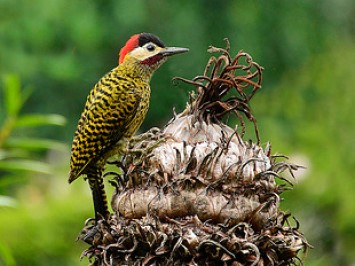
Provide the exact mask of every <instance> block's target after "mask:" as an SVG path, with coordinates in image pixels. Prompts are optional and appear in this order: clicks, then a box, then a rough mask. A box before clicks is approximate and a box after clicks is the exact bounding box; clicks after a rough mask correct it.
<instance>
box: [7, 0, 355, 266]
mask: <svg viewBox="0 0 355 266" xmlns="http://www.w3.org/2000/svg"><path fill="white" fill-rule="evenodd" d="M0 10H1V16H0V79H1V80H0V265H10V266H12V265H53V266H54V265H87V264H88V261H87V260H86V259H84V260H83V261H81V262H80V261H79V257H80V253H81V252H82V251H83V250H84V249H85V247H86V246H85V244H83V243H81V242H75V240H76V237H77V235H78V234H79V232H80V230H81V228H82V227H83V222H84V220H85V219H86V218H87V217H91V216H92V214H93V210H92V203H91V197H90V193H89V188H88V186H87V185H86V184H85V183H84V182H83V181H82V180H80V181H77V182H74V183H73V184H72V185H71V186H69V185H68V184H67V173H68V171H69V156H70V143H71V139H72V136H73V132H74V130H75V128H76V123H77V120H78V118H79V115H80V113H81V111H82V109H83V105H84V103H85V101H86V96H87V94H88V92H89V90H90V89H91V87H92V86H93V85H94V84H95V82H96V81H97V80H98V79H99V78H100V77H101V76H102V75H103V74H104V73H106V72H107V71H109V70H110V69H112V68H113V67H115V66H116V64H117V55H118V52H119V49H120V47H121V46H122V45H124V43H125V42H126V40H127V39H128V38H129V37H130V36H131V35H132V34H135V33H139V32H142V31H146V32H152V33H155V34H157V35H158V36H160V37H161V39H162V40H163V41H164V42H165V43H166V44H167V45H171V46H182V47H189V48H190V52H189V54H188V55H181V56H177V57H174V58H172V59H170V61H169V62H167V63H166V64H165V65H164V66H163V67H162V68H161V69H160V70H159V71H158V72H157V73H156V74H155V76H154V78H153V80H152V88H153V89H152V98H151V108H150V110H149V113H148V116H147V119H146V120H145V122H144V124H143V126H142V130H146V129H148V128H150V127H152V126H162V125H163V124H164V123H165V122H167V120H168V119H169V118H170V117H171V116H172V113H173V111H172V110H173V107H176V110H177V111H181V110H182V109H183V107H184V105H185V103H186V101H187V95H188V91H189V90H190V88H189V87H187V86H185V85H182V84H179V85H178V86H173V85H172V82H171V79H172V77H174V76H182V77H185V78H193V77H194V76H196V75H199V74H202V71H203V69H204V67H205V64H206V61H207V60H208V58H209V56H210V54H208V53H207V52H206V50H207V48H208V46H209V45H211V44H212V45H214V46H220V47H224V45H225V43H224V41H223V38H225V37H228V38H229V40H230V42H231V46H232V49H231V50H232V54H236V53H237V51H238V50H241V49H243V50H244V51H246V52H248V53H250V54H251V55H252V56H253V59H254V60H255V61H256V62H258V63H259V64H260V65H262V66H264V67H265V71H264V82H263V88H262V90H261V91H260V92H259V93H258V94H257V95H256V97H255V98H254V99H253V102H252V108H253V110H254V114H255V116H256V117H257V119H258V124H259V128H260V131H261V140H262V143H263V145H265V143H266V142H267V141H271V143H272V145H273V153H279V154H285V155H289V156H290V157H291V161H293V162H295V163H299V164H303V165H305V166H307V170H305V171H302V172H301V173H300V175H299V177H298V181H297V182H296V184H295V187H294V190H292V191H290V192H286V193H284V194H283V196H284V199H285V200H284V202H283V203H282V208H283V209H284V210H290V211H292V213H293V215H294V216H295V217H296V218H297V219H298V220H299V221H300V223H301V231H303V232H304V233H305V235H306V237H307V239H308V241H309V242H310V243H311V244H312V245H313V246H314V249H313V250H310V252H309V254H308V256H307V258H306V263H305V265H354V263H355V252H354V250H355V193H354V189H355V174H354V173H355V154H354V151H355V138H354V137H355V115H354V108H353V106H354V103H355V92H354V88H353V86H354V85H353V84H355V45H354V43H355V2H354V1H353V0H322V1H321V0H315V1H308V0H298V1H276V0H269V1H261V0H260V1H256V0H250V1H239V0H234V1H232V0H230V1H227V0H224V1H217V0H211V1H202V0H196V1H190V0H183V1H163V0H151V1H145V0H130V1H117V0H105V1H102V0H98V1H93V0H89V1H80V0H79V1H64V0H49V1H48V0H31V1H26V0H0Z"/></svg>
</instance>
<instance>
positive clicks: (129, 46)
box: [118, 34, 139, 64]
mask: <svg viewBox="0 0 355 266" xmlns="http://www.w3.org/2000/svg"><path fill="white" fill-rule="evenodd" d="M138 46H139V34H135V35H133V36H132V37H131V38H130V39H129V40H128V41H127V42H126V45H125V46H123V47H122V49H121V51H120V57H119V61H118V63H119V64H122V62H123V60H124V58H125V56H126V54H128V53H129V52H130V51H132V50H133V49H134V48H136V47H138Z"/></svg>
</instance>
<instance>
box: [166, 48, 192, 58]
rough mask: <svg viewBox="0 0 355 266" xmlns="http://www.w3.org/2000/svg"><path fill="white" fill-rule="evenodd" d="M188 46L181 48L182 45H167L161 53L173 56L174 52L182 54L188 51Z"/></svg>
mask: <svg viewBox="0 0 355 266" xmlns="http://www.w3.org/2000/svg"><path fill="white" fill-rule="evenodd" d="M188 51H189V49H188V48H181V47H165V48H163V49H162V50H161V51H160V53H159V54H160V55H162V56H171V55H174V54H181V53H186V52H188Z"/></svg>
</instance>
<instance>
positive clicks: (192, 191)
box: [80, 41, 308, 265]
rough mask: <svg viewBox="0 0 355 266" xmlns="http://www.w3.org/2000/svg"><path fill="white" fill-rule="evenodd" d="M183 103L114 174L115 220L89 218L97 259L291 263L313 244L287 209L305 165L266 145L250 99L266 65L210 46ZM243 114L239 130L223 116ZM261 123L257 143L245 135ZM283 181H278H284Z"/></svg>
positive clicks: (137, 143) (88, 237) (88, 234)
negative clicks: (285, 197) (283, 204)
mask: <svg viewBox="0 0 355 266" xmlns="http://www.w3.org/2000/svg"><path fill="white" fill-rule="evenodd" d="M209 51H210V52H218V53H221V55H220V56H219V57H218V58H215V57H211V59H210V61H209V62H208V64H207V66H206V70H205V73H204V74H203V75H202V76H198V77H196V78H195V79H193V80H185V79H182V78H178V79H177V80H182V81H184V82H187V83H189V84H192V85H194V86H196V90H197V93H191V95H190V101H189V103H188V105H187V107H186V109H185V110H184V111H183V112H182V113H180V114H178V115H175V116H174V118H173V119H172V120H171V121H170V122H169V123H168V124H167V125H166V126H165V128H163V129H154V130H151V131H149V132H147V133H145V134H142V135H141V136H138V137H137V138H135V139H134V140H132V142H131V143H130V145H129V148H128V151H127V153H126V155H125V156H124V157H123V158H122V159H121V160H120V161H118V162H113V164H116V165H117V166H118V167H119V168H120V169H118V170H117V172H110V173H108V175H111V176H113V177H112V184H113V185H114V186H115V187H116V192H115V193H114V195H113V197H112V209H113V210H114V213H113V214H112V215H111V217H110V219H109V220H107V221H105V220H100V221H97V222H94V221H92V220H89V221H88V222H87V223H86V225H85V228H84V230H83V231H82V233H81V235H80V239H82V240H83V241H85V242H87V243H89V244H90V247H89V248H88V249H87V250H86V251H85V252H84V253H83V256H87V257H89V258H90V259H91V260H92V261H93V264H92V265H290V264H297V262H299V261H300V260H299V259H298V254H299V251H301V250H304V251H306V249H307V247H308V244H307V241H306V239H305V237H304V236H303V235H302V234H301V233H300V232H299V228H298V227H299V225H298V222H294V224H295V225H294V226H292V225H291V224H290V222H289V220H290V217H291V214H286V213H284V212H282V211H281V210H280V206H279V205H280V194H281V193H282V192H283V191H284V190H285V189H288V188H289V186H290V182H289V181H287V180H285V179H284V178H283V177H282V173H283V172H284V171H286V170H287V171H289V172H290V173H291V174H292V173H293V171H295V170H297V168H299V166H297V165H293V164H290V163H287V162H286V161H285V160H286V158H284V157H279V156H272V155H271V146H270V144H267V145H266V147H265V148H262V147H261V146H260V140H259V131H258V128H257V125H256V120H255V118H254V116H253V115H252V112H251V110H250V107H249V101H250V100H251V98H252V97H253V96H254V94H255V92H257V90H258V89H259V88H260V87H261V81H262V79H261V74H262V67H260V66H259V65H258V64H257V63H255V62H254V61H253V60H252V58H251V57H250V56H249V55H248V54H247V53H244V52H242V51H240V52H239V53H238V54H237V55H236V56H235V57H234V58H231V56H230V54H229V43H228V41H227V48H226V49H221V48H215V47H211V48H210V50H209ZM232 114H234V115H236V117H237V119H238V125H239V127H237V128H235V129H233V128H231V127H229V126H228V125H226V124H225V122H224V120H223V119H224V118H226V117H228V116H230V115H232ZM247 122H250V123H252V124H253V125H254V129H255V136H256V143H254V142H252V141H245V140H244V133H245V125H246V123H247ZM277 180H279V181H278V182H277Z"/></svg>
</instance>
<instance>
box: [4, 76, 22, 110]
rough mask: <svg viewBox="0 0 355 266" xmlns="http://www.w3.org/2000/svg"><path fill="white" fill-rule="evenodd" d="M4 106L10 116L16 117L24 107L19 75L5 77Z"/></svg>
mask: <svg viewBox="0 0 355 266" xmlns="http://www.w3.org/2000/svg"><path fill="white" fill-rule="evenodd" d="M4 99H5V102H4V105H5V109H6V112H7V114H8V116H16V115H17V113H18V112H19V111H20V109H21V107H22V97H21V82H20V79H19V77H18V76H17V75H14V74H8V75H6V76H5V77H4Z"/></svg>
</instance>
